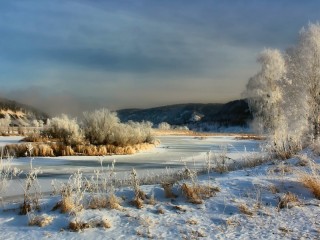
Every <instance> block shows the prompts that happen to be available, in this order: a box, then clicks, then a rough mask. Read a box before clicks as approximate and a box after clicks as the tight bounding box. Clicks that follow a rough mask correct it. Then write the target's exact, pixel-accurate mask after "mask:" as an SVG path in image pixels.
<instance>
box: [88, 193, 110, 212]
mask: <svg viewBox="0 0 320 240" xmlns="http://www.w3.org/2000/svg"><path fill="white" fill-rule="evenodd" d="M107 206H108V201H107V198H106V197H105V196H93V197H92V198H91V199H90V202H89V204H88V207H87V208H90V209H101V208H107Z"/></svg>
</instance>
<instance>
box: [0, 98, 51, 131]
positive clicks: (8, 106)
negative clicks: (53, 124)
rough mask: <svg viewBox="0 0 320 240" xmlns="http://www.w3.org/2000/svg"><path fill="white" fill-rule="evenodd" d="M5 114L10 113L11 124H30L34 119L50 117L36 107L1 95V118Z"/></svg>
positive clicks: (43, 119)
mask: <svg viewBox="0 0 320 240" xmlns="http://www.w3.org/2000/svg"><path fill="white" fill-rule="evenodd" d="M5 114H9V115H10V117H11V121H12V123H11V124H12V125H15V126H21V125H24V126H29V125H30V124H31V121H32V120H35V119H36V120H42V121H46V119H48V118H49V116H48V114H46V113H44V112H42V111H40V110H38V109H36V108H33V107H31V106H28V105H25V104H22V103H19V102H16V101H13V100H9V99H5V98H1V97H0V118H4V116H5Z"/></svg>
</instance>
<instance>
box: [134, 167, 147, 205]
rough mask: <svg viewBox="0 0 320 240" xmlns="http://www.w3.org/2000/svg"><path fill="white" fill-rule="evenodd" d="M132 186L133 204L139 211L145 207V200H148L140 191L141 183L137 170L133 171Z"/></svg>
mask: <svg viewBox="0 0 320 240" xmlns="http://www.w3.org/2000/svg"><path fill="white" fill-rule="evenodd" d="M130 175H131V185H132V187H133V190H134V198H133V200H132V201H131V204H132V205H133V206H135V207H136V208H138V209H141V208H142V207H143V203H144V200H145V199H146V198H147V197H146V196H147V195H146V194H145V193H144V192H143V191H142V190H141V189H140V182H139V179H138V177H137V172H136V170H135V169H132V171H131V174H130Z"/></svg>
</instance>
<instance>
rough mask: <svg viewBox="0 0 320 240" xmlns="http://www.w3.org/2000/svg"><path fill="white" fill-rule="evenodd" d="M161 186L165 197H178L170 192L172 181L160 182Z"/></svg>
mask: <svg viewBox="0 0 320 240" xmlns="http://www.w3.org/2000/svg"><path fill="white" fill-rule="evenodd" d="M161 187H162V188H163V189H164V196H165V197H166V198H176V197H178V196H177V195H176V194H174V193H173V192H172V187H173V183H172V182H166V183H162V184H161Z"/></svg>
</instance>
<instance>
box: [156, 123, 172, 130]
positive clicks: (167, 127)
mask: <svg viewBox="0 0 320 240" xmlns="http://www.w3.org/2000/svg"><path fill="white" fill-rule="evenodd" d="M158 128H159V129H161V130H170V129H171V126H170V124H169V123H167V122H162V123H159V124H158Z"/></svg>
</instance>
